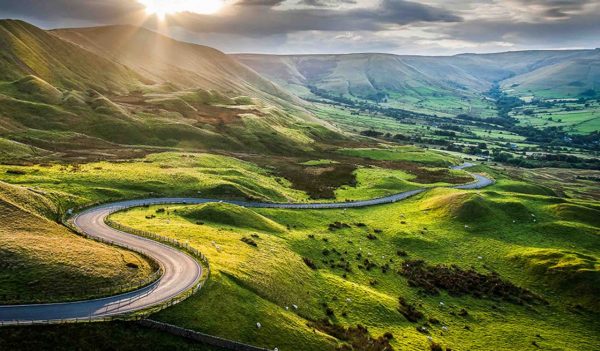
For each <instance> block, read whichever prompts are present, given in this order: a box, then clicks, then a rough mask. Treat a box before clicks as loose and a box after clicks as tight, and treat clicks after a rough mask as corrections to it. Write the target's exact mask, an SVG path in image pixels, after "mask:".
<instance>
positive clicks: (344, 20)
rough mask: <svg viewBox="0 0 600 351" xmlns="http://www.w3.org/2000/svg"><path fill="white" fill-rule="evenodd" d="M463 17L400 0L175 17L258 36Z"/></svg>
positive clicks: (207, 28)
mask: <svg viewBox="0 0 600 351" xmlns="http://www.w3.org/2000/svg"><path fill="white" fill-rule="evenodd" d="M253 2H254V1H253ZM238 4H239V3H238ZM460 20H461V18H460V17H458V16H456V15H454V14H452V13H450V12H448V11H446V10H442V9H439V8H436V7H432V6H427V5H421V4H418V3H414V2H409V1H398V0H384V1H382V2H381V4H380V5H379V6H377V7H374V8H354V9H332V8H318V9H312V8H302V9H287V10H279V9H274V8H271V7H264V6H236V7H235V8H233V9H231V10H230V11H229V12H228V13H226V14H223V15H221V16H206V15H197V14H192V13H184V14H180V15H179V16H177V17H176V18H175V17H174V18H173V21H174V23H177V24H178V25H180V26H182V27H184V28H185V29H187V30H191V31H197V32H213V33H244V34H246V35H254V36H256V35H267V34H268V35H271V34H280V33H293V32H300V31H326V32H327V31H355V30H367V31H379V30H384V29H385V28H387V27H388V26H390V25H406V24H409V23H416V22H457V21H460Z"/></svg>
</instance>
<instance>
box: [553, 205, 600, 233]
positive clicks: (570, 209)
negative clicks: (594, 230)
mask: <svg viewBox="0 0 600 351" xmlns="http://www.w3.org/2000/svg"><path fill="white" fill-rule="evenodd" d="M551 211H552V212H553V213H554V215H555V216H556V217H558V218H560V219H562V220H565V221H571V222H583V223H586V224H589V225H592V226H594V227H600V210H597V209H593V208H590V207H586V206H581V205H575V204H570V203H563V204H558V205H553V206H552V207H551Z"/></svg>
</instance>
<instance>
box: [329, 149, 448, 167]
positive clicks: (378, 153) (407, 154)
mask: <svg viewBox="0 0 600 351" xmlns="http://www.w3.org/2000/svg"><path fill="white" fill-rule="evenodd" d="M339 152H340V153H342V154H344V155H348V156H354V157H363V158H368V159H372V160H382V161H408V162H415V163H423V164H427V165H430V166H438V167H444V166H453V165H458V164H459V161H458V160H457V159H456V158H453V157H451V156H450V155H448V154H445V153H440V152H436V151H429V150H424V149H422V148H418V147H414V146H399V147H391V148H387V149H373V148H365V149H342V150H340V151H339Z"/></svg>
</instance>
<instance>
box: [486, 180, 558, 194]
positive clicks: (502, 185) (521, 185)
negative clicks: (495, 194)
mask: <svg viewBox="0 0 600 351" xmlns="http://www.w3.org/2000/svg"><path fill="white" fill-rule="evenodd" d="M495 187H496V188H497V189H500V190H502V191H508V192H511V193H519V194H528V195H544V196H556V193H555V192H554V190H552V189H550V188H547V187H545V186H541V185H534V184H528V183H525V182H519V181H512V180H511V181H507V180H503V181H500V182H498V184H496V186H495Z"/></svg>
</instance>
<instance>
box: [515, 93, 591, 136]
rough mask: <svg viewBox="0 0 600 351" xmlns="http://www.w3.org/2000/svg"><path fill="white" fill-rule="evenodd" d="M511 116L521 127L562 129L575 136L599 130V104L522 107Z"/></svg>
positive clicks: (575, 103) (567, 103) (566, 103)
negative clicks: (517, 120)
mask: <svg viewBox="0 0 600 351" xmlns="http://www.w3.org/2000/svg"><path fill="white" fill-rule="evenodd" d="M525 111H530V112H528V113H527V114H526V113H525ZM513 116H514V117H515V118H517V119H519V120H520V121H521V124H522V125H531V126H534V127H538V128H546V127H563V128H565V130H568V131H571V132H573V133H577V134H587V133H592V132H595V131H597V130H600V102H593V101H592V102H590V103H586V104H583V103H579V102H564V103H559V104H557V105H556V106H554V107H550V108H541V107H531V106H524V107H522V108H520V109H516V110H515V111H514V113H513Z"/></svg>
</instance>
